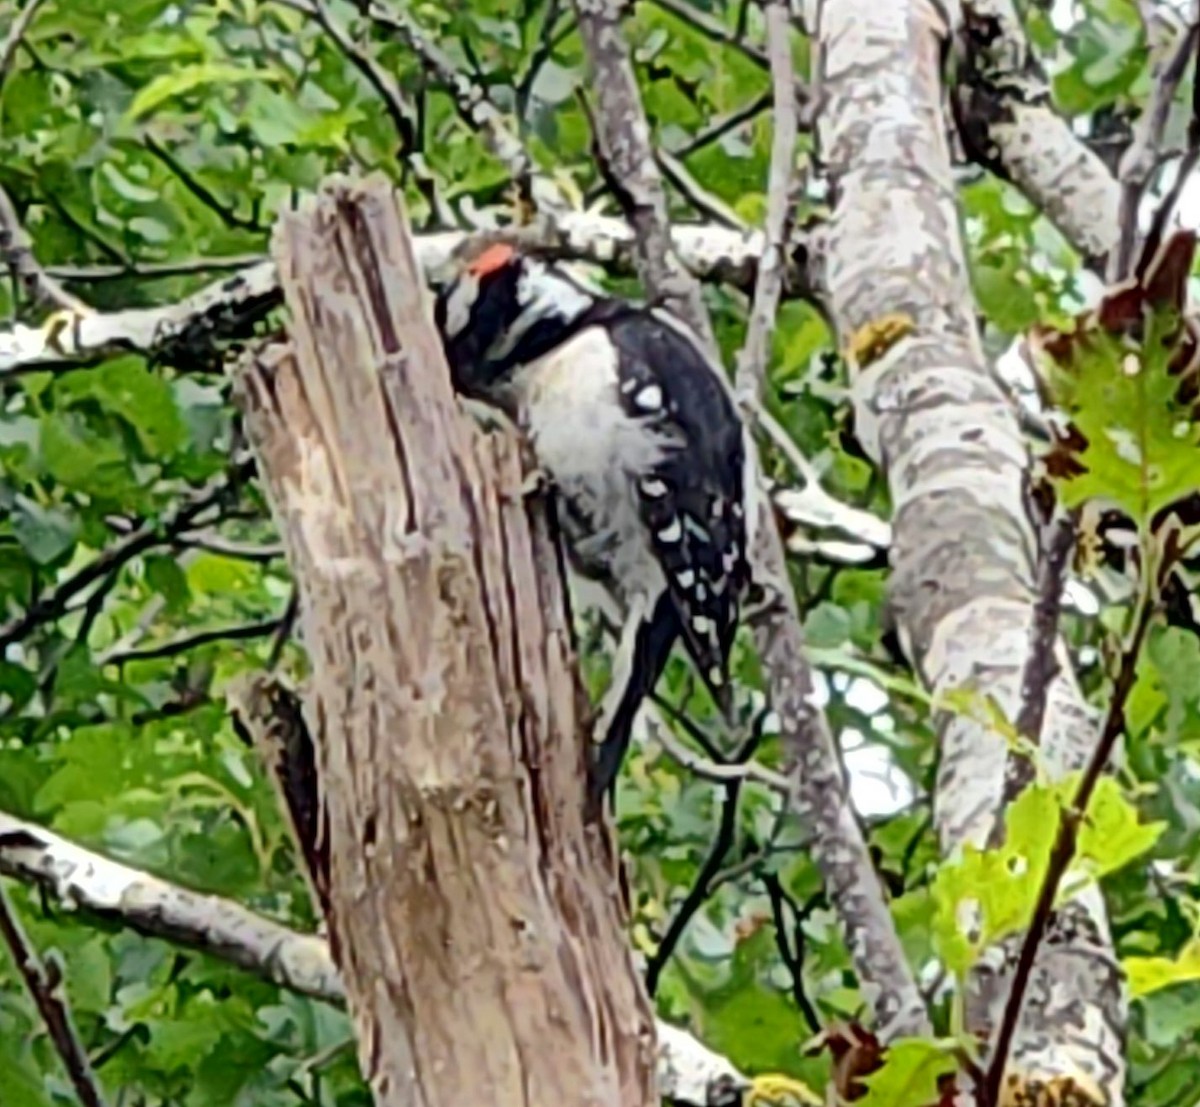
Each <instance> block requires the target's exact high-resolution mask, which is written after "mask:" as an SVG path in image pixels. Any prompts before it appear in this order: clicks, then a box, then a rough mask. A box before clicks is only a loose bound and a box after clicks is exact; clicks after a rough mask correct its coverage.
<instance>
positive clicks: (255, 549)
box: [175, 530, 284, 561]
mask: <svg viewBox="0 0 1200 1107" xmlns="http://www.w3.org/2000/svg"><path fill="white" fill-rule="evenodd" d="M175 545H177V546H185V547H187V548H189V549H196V550H204V551H205V552H207V553H213V554H217V555H218V556H220V557H229V558H235V559H237V560H239V561H274V560H275V559H276V558H280V557H283V555H284V549H283V544H282V543H280V542H268V543H262V544H259V543H254V542H235V541H233V539H230V538H224V537H222V536H221V535H220V534H217V533H216V532H214V531H211V530H203V531H187V532H185V533H183V534H181V535H179V537H178V538H177V539H176V540H175Z"/></svg>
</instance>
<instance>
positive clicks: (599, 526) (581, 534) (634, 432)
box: [513, 327, 673, 601]
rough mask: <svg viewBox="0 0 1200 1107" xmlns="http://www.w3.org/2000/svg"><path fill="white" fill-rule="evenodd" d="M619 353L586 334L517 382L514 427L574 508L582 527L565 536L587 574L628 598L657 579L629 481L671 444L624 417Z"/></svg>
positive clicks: (653, 587)
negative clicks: (609, 580)
mask: <svg viewBox="0 0 1200 1107" xmlns="http://www.w3.org/2000/svg"><path fill="white" fill-rule="evenodd" d="M618 385H619V374H618V370H617V351H616V349H615V348H614V347H613V345H612V343H611V342H609V340H608V337H607V335H606V334H605V332H604V331H603V329H601V328H599V327H588V328H587V329H585V330H583V331H581V332H580V333H579V334H577V335H575V336H573V337H572V338H570V339H569V340H568V341H566V342H564V343H563V344H562V345H561V346H559V347H557V348H556V349H555V350H553V351H551V352H550V353H549V354H547V355H545V356H544V357H542V358H539V359H538V360H537V361H534V362H531V363H530V364H529V365H527V366H525V367H524V368H522V369H521V370H519V371H518V372H517V373H516V374H515V375H514V380H513V386H514V390H515V392H516V397H517V406H518V413H519V418H520V420H521V423H522V425H523V427H524V429H525V431H526V433H527V434H528V436H529V441H530V445H531V446H532V447H533V450H534V453H535V454H536V455H537V458H538V463H539V464H540V465H541V466H542V468H543V469H545V470H546V472H547V474H548V475H549V476H550V477H551V478H552V479H553V481H554V484H555V486H556V487H557V489H558V491H559V494H560V495H561V496H562V497H563V498H564V499H566V500H567V501H568V502H569V507H570V509H571V511H572V512H573V513H574V514H575V515H576V516H577V517H578V518H582V519H584V520H586V521H587V522H586V524H585V525H584V526H583V527H581V528H578V529H576V530H575V531H574V533H572V531H571V528H569V527H568V528H566V529H567V532H568V538H569V539H571V544H572V552H573V553H574V555H575V556H576V557H577V558H578V559H579V560H580V561H581V562H583V564H584V567H585V569H590V570H591V571H596V570H601V571H604V572H605V573H606V574H611V575H612V576H613V577H615V578H616V580H617V582H618V584H619V585H620V586H621V590H622V592H624V593H625V596H624V597H623V599H625V600H626V601H628V598H629V593H630V592H634V591H636V592H646V593H647V594H651V593H656V592H657V590H659V589H661V587H662V574H661V570H660V569H659V567H658V562H657V559H656V558H655V557H654V556H653V553H652V551H651V548H650V544H649V536H648V535H647V533H646V531H645V528H644V527H643V525H642V521H641V518H640V516H639V514H638V509H637V499H636V493H635V490H634V481H635V480H636V478H637V477H638V476H639V475H640V474H642V473H644V472H646V471H647V470H648V469H650V468H651V467H652V466H653V465H654V464H656V463H657V462H658V461H659V460H660V459H661V458H662V456H663V454H664V452H665V451H666V450H668V449H670V448H671V447H672V445H673V443H672V441H671V439H670V438H668V437H667V436H665V435H663V434H660V433H658V432H656V431H655V430H653V429H652V428H651V426H650V425H649V423H648V422H647V420H645V419H636V418H631V417H630V416H628V415H626V414H625V412H624V411H623V410H622V407H621V403H620V399H619V392H618Z"/></svg>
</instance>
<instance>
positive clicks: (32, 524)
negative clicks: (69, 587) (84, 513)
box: [12, 494, 79, 565]
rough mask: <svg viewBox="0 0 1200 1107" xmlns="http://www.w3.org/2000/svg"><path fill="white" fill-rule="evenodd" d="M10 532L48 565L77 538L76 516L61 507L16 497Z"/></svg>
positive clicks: (39, 561)
mask: <svg viewBox="0 0 1200 1107" xmlns="http://www.w3.org/2000/svg"><path fill="white" fill-rule="evenodd" d="M12 528H13V533H14V534H15V535H16V536H17V541H18V542H20V543H21V546H22V548H23V549H24V550H25V552H26V553H27V554H29V556H30V557H31V558H33V560H34V561H36V562H37V563H38V564H39V565H48V564H49V563H50V562H52V561H55V560H56V559H58V558H59V557H61V556H62V555H63V554H64V553H66V552H67V551H68V550H70V549H71V548H72V547H73V546H74V545H75V541H76V539H77V538H78V537H79V519H78V517H77V516H75V515H72V514H71V513H70V512H68V511H65V510H63V509H62V508H60V507H43V506H42V505H41V504H39V503H35V502H34V501H33V500H31V499H29V498H28V497H27V496H22V495H20V494H18V495H17V497H16V502H15V507H14V509H13V513H12Z"/></svg>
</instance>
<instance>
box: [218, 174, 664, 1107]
mask: <svg viewBox="0 0 1200 1107" xmlns="http://www.w3.org/2000/svg"><path fill="white" fill-rule="evenodd" d="M274 252H275V255H276V260H277V263H278V267H279V276H280V281H281V284H282V287H283V292H284V297H285V301H286V303H287V305H288V307H289V309H290V313H291V340H292V341H291V345H290V346H288V345H282V344H278V343H277V344H274V345H273V346H271V347H269V348H268V353H267V354H266V355H264V356H260V357H259V358H258V359H257V360H256V361H255V362H254V363H253V364H252V365H250V366H249V367H248V368H247V369H245V370H244V371H243V373H242V375H241V378H240V380H239V390H240V393H241V398H242V406H243V409H244V411H245V413H246V419H247V425H248V429H249V432H250V435H251V438H252V441H253V443H254V445H255V448H256V451H257V453H258V456H259V458H260V463H261V466H262V469H263V471H264V475H265V477H266V482H267V485H268V488H269V494H270V498H271V500H272V506H273V508H274V510H275V513H276V517H277V521H278V524H279V529H280V531H281V533H282V534H283V536H284V540H285V544H286V546H287V549H288V556H289V561H290V563H291V566H292V569H293V572H294V574H295V576H296V578H297V580H298V582H299V587H300V591H301V597H302V620H303V622H302V629H303V635H304V639H305V642H306V645H307V648H308V651H309V655H310V658H311V662H312V669H313V675H312V678H311V682H310V686H309V689H308V690H307V693H306V697H305V715H306V718H307V721H308V725H309V727H310V729H311V730H312V732H313V734H314V736H315V739H316V743H317V747H318V769H319V773H318V776H319V781H320V787H321V793H322V796H321V801H322V803H323V807H324V812H323V815H324V826H325V828H326V833H327V835H328V841H327V847H328V856H329V868H330V871H329V874H328V876H329V883H328V891H329V899H330V907H331V910H330V916H329V919H328V922H329V928H330V940H331V946H332V949H333V952H334V957H335V960H336V962H337V965H338V968H339V970H340V973H341V976H342V979H343V981H344V984H345V989H346V994H347V998H348V1001H349V1006H350V1009H351V1012H352V1013H353V1015H354V1018H355V1022H356V1027H357V1040H358V1049H359V1059H360V1063H361V1066H362V1070H363V1072H364V1074H365V1075H366V1076H367V1078H368V1079H369V1081H370V1084H371V1087H372V1089H373V1091H374V1095H375V1102H376V1103H377V1104H378V1105H379V1107H389V1105H395V1107H401V1105H403V1107H452V1105H453V1107H462V1105H463V1104H469V1103H481V1102H488V1103H497V1104H515V1103H520V1104H525V1105H528V1107H535V1105H541V1107H564V1105H566V1107H571V1105H579V1107H601V1105H604V1107H611V1105H613V1104H621V1105H622V1107H643V1105H645V1107H648V1105H650V1104H651V1103H655V1102H656V1099H655V1094H654V1087H653V1083H654V1081H653V1074H654V1050H653V1029H652V1021H651V1016H650V1011H649V1008H648V1004H647V1001H646V999H645V996H644V993H643V991H642V989H641V986H640V983H639V982H638V980H637V978H636V976H635V973H634V967H633V964H632V959H631V956H630V953H629V949H628V946H627V942H626V938H625V932H624V927H623V919H622V912H621V910H620V908H619V902H618V898H617V894H616V887H615V880H614V873H613V867H612V855H611V853H610V852H609V851H608V843H607V841H606V840H605V839H603V838H602V836H601V834H600V832H599V831H598V830H597V828H594V827H593V828H588V827H585V825H584V823H583V816H582V812H583V791H584V784H583V781H584V773H583V751H584V749H585V742H584V738H583V737H582V732H581V725H580V722H581V718H582V717H583V712H582V710H581V708H582V707H583V705H584V703H585V701H583V700H582V699H581V698H580V691H579V689H578V686H577V683H576V680H575V676H574V669H573V665H572V657H571V651H570V644H569V643H570V639H569V633H568V627H567V625H566V622H565V611H564V604H563V596H562V593H561V582H560V579H559V572H558V566H557V563H556V558H555V556H554V553H553V545H552V543H551V541H550V540H549V538H548V535H547V532H546V529H545V526H544V523H543V518H542V515H541V513H540V510H537V509H531V504H530V502H529V501H528V499H527V498H526V497H525V495H524V494H523V493H522V491H521V485H522V479H523V477H522V466H521V462H520V457H519V454H518V449H517V445H516V443H515V441H514V440H513V439H511V438H508V437H504V436H496V435H487V436H485V435H482V434H481V433H479V432H478V431H476V430H475V429H474V428H473V427H472V425H471V424H470V423H469V422H468V421H466V420H465V419H464V417H463V416H462V414H461V412H460V410H459V407H458V405H457V402H456V400H455V398H454V396H453V394H452V392H451V388H450V383H449V375H448V371H447V369H446V366H445V363H444V361H443V358H442V354H441V349H440V345H439V344H438V340H437V337H436V335H435V334H434V333H433V330H432V325H431V323H430V322H429V321H428V320H429V312H428V305H427V299H428V297H427V293H426V292H425V290H424V287H423V284H422V280H421V272H420V269H419V267H418V264H417V261H416V257H415V253H414V248H413V244H412V241H411V238H410V235H409V230H408V227H407V225H406V222H405V220H404V218H403V216H402V215H401V213H400V210H399V208H398V197H397V196H396V195H395V194H394V192H393V190H392V188H391V187H390V186H389V185H388V184H387V183H386V182H378V181H377V182H374V183H370V184H368V185H367V186H364V187H362V188H358V187H354V186H350V185H347V184H344V183H336V184H333V185H331V186H329V187H327V188H326V189H325V190H324V191H323V193H322V194H321V195H320V196H319V197H318V198H317V200H316V201H315V202H314V203H310V204H309V205H308V206H307V208H305V209H304V210H302V211H301V212H299V213H296V214H292V215H289V216H286V217H285V218H284V219H283V220H282V221H281V223H280V226H279V228H278V230H277V233H276V243H275V250H274Z"/></svg>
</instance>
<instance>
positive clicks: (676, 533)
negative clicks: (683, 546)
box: [658, 519, 683, 542]
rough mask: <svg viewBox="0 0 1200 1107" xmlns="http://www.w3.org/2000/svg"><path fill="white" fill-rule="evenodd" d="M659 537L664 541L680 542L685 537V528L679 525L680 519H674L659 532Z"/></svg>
mask: <svg viewBox="0 0 1200 1107" xmlns="http://www.w3.org/2000/svg"><path fill="white" fill-rule="evenodd" d="M658 537H659V539H660V540H661V541H663V542H678V541H679V539H680V538H682V537H683V529H682V528H681V527H680V525H679V520H678V519H672V520H671V521H670V522H669V523H668V524H667V525H666V526H665V527H663V529H662V530H660V531H659V532H658Z"/></svg>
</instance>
